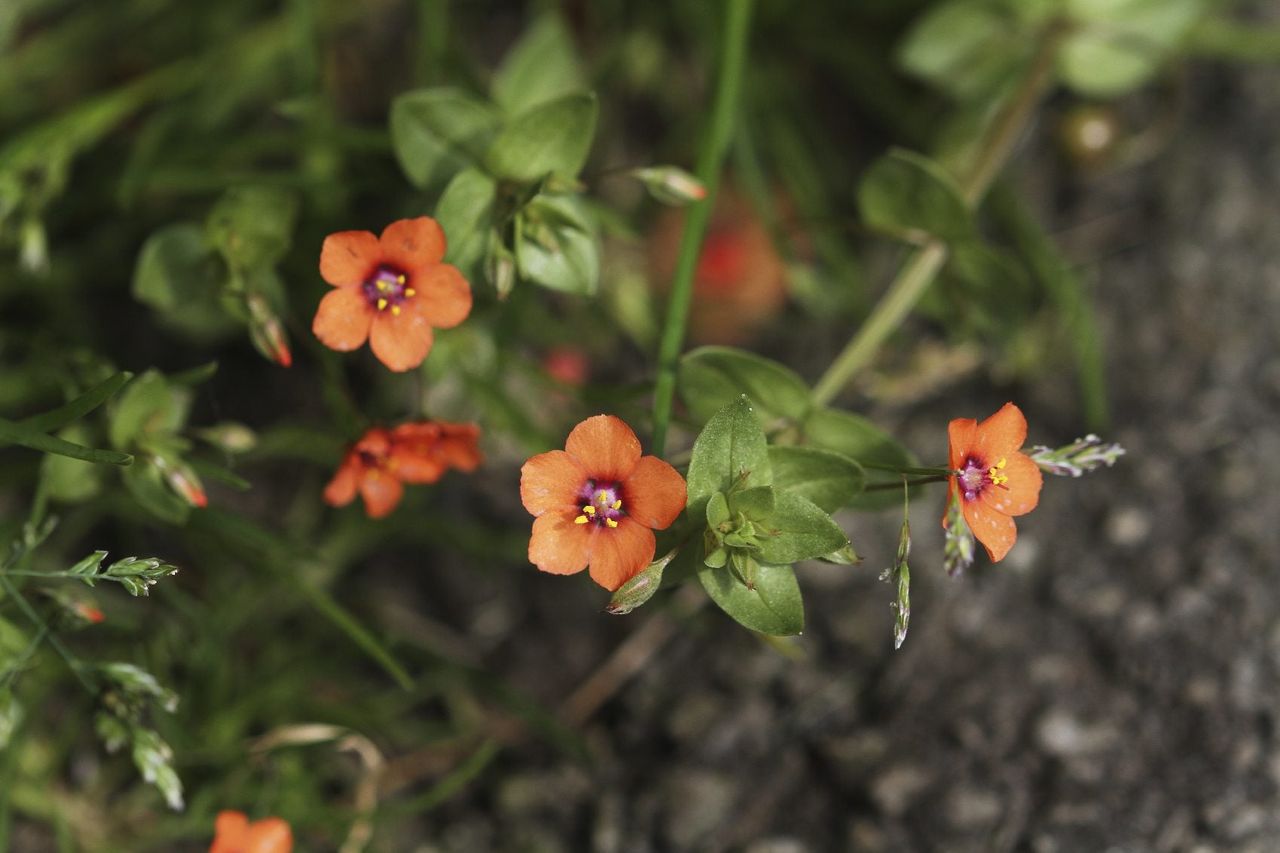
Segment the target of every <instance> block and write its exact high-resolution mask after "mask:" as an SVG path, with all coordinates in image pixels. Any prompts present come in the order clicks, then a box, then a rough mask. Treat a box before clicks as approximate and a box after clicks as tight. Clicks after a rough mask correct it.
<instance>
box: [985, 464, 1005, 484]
mask: <svg viewBox="0 0 1280 853" xmlns="http://www.w3.org/2000/svg"><path fill="white" fill-rule="evenodd" d="M1007 464H1009V463H1008V460H1007V459H1005V458H1004V457H1001V458H1000V461H999V462H997V463H996V464H995V465H992V466H991V467H990V468H988V469H987V476H988V477H990V478H991V483H992V485H996V486H1003V485H1004V484H1005V483H1007V482H1009V477H1008V475H1007V474H1001V473H1000V472H1001V471H1002V470H1003V469H1004V467H1005V466H1006V465H1007Z"/></svg>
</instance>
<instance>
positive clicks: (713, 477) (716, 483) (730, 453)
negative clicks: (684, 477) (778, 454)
mask: <svg viewBox="0 0 1280 853" xmlns="http://www.w3.org/2000/svg"><path fill="white" fill-rule="evenodd" d="M772 482H773V476H772V474H771V472H770V470H769V452H768V446H767V445H766V443H765V437H764V430H762V429H761V428H760V421H759V420H757V419H756V415H755V412H754V411H753V410H752V407H751V403H750V402H749V401H748V400H747V398H746V397H739V398H738V399H737V400H735V401H734V402H732V403H730V404H729V405H727V406H725V407H724V408H723V409H721V410H720V411H719V412H717V413H716V414H715V416H714V417H712V418H711V420H709V421H707V425H706V426H705V427H703V428H702V432H701V434H699V435H698V438H697V440H696V441H695V442H694V443H693V457H692V458H691V459H690V461H689V476H688V487H689V505H688V512H689V516H690V517H691V518H693V519H701V518H703V517H704V514H705V512H706V505H707V501H708V500H710V499H711V496H712V495H714V494H715V493H716V492H725V493H728V492H729V491H730V490H731V489H733V488H734V487H738V488H742V487H744V486H745V487H747V488H750V487H753V486H767V485H769V484H770V483H772Z"/></svg>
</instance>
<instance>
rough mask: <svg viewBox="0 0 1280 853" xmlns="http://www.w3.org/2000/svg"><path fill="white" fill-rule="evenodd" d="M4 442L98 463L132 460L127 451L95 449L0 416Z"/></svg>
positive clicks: (120, 462)
mask: <svg viewBox="0 0 1280 853" xmlns="http://www.w3.org/2000/svg"><path fill="white" fill-rule="evenodd" d="M4 444H19V445H22V446H23V447H29V448H31V449H32V450H39V451H40V452H41V453H56V454H58V455H60V456H70V457H71V458H72V459H81V460H83V461H85V462H94V463H97V464H100V465H129V464H130V463H132V462H133V457H132V456H130V455H129V454H127V453H117V452H116V451H114V450H96V449H94V448H92V447H85V446H83V445H80V444H73V443H71V442H70V441H66V440H65V439H61V438H55V437H53V436H51V435H48V434H47V433H43V432H40V431H39V430H33V429H28V428H27V427H25V426H23V425H22V424H19V423H14V422H13V421H8V420H4V419H2V418H0V445H4Z"/></svg>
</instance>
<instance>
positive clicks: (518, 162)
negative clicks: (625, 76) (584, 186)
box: [486, 93, 597, 181]
mask: <svg viewBox="0 0 1280 853" xmlns="http://www.w3.org/2000/svg"><path fill="white" fill-rule="evenodd" d="M596 112H597V106H596V96H595V95H593V94H589V93H581V94H575V95H566V96H564V97H562V98H557V99H556V100H554V101H548V102H547V103H544V104H541V105H539V106H537V107H534V108H533V109H531V110H528V111H526V112H524V113H521V114H520V115H519V116H517V117H516V118H515V119H513V120H512V121H511V123H510V124H508V125H507V126H506V128H504V129H503V130H502V132H501V133H499V134H498V138H497V139H495V140H494V142H493V147H491V148H490V149H489V154H488V156H487V158H486V159H487V162H488V164H489V169H490V171H492V172H493V173H494V174H495V175H498V176H499V177H503V178H509V179H511V180H513V181H536V180H538V179H540V178H543V177H545V176H546V175H548V174H550V173H552V172H556V173H558V174H562V175H567V176H574V175H577V174H578V172H580V171H581V170H582V167H583V165H584V164H585V163H586V162H587V155H588V154H589V153H590V152H591V143H592V140H593V139H594V138H595V133H596Z"/></svg>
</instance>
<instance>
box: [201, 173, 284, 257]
mask: <svg viewBox="0 0 1280 853" xmlns="http://www.w3.org/2000/svg"><path fill="white" fill-rule="evenodd" d="M297 215H298V199H297V197H296V196H295V195H294V194H293V193H292V192H290V191H288V190H285V189H281V188H280V187H269V186H244V187H233V188H232V189H229V190H227V191H226V192H225V193H223V194H222V197H221V198H219V199H218V201H217V202H216V203H215V204H214V206H213V209H212V210H210V211H209V218H208V221H207V222H206V223H205V232H206V233H207V234H208V237H209V242H210V243H212V244H213V245H214V246H215V247H217V249H218V250H219V251H220V252H221V253H222V256H223V257H224V258H226V260H227V262H228V263H229V264H231V265H232V266H234V267H236V268H238V269H241V270H252V269H256V268H259V267H270V266H273V265H275V264H276V263H277V262H278V261H279V260H280V259H281V258H283V257H284V255H285V253H286V252H287V251H288V250H289V246H290V244H291V243H292V242H293V225H294V220H295V219H296V218H297Z"/></svg>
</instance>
